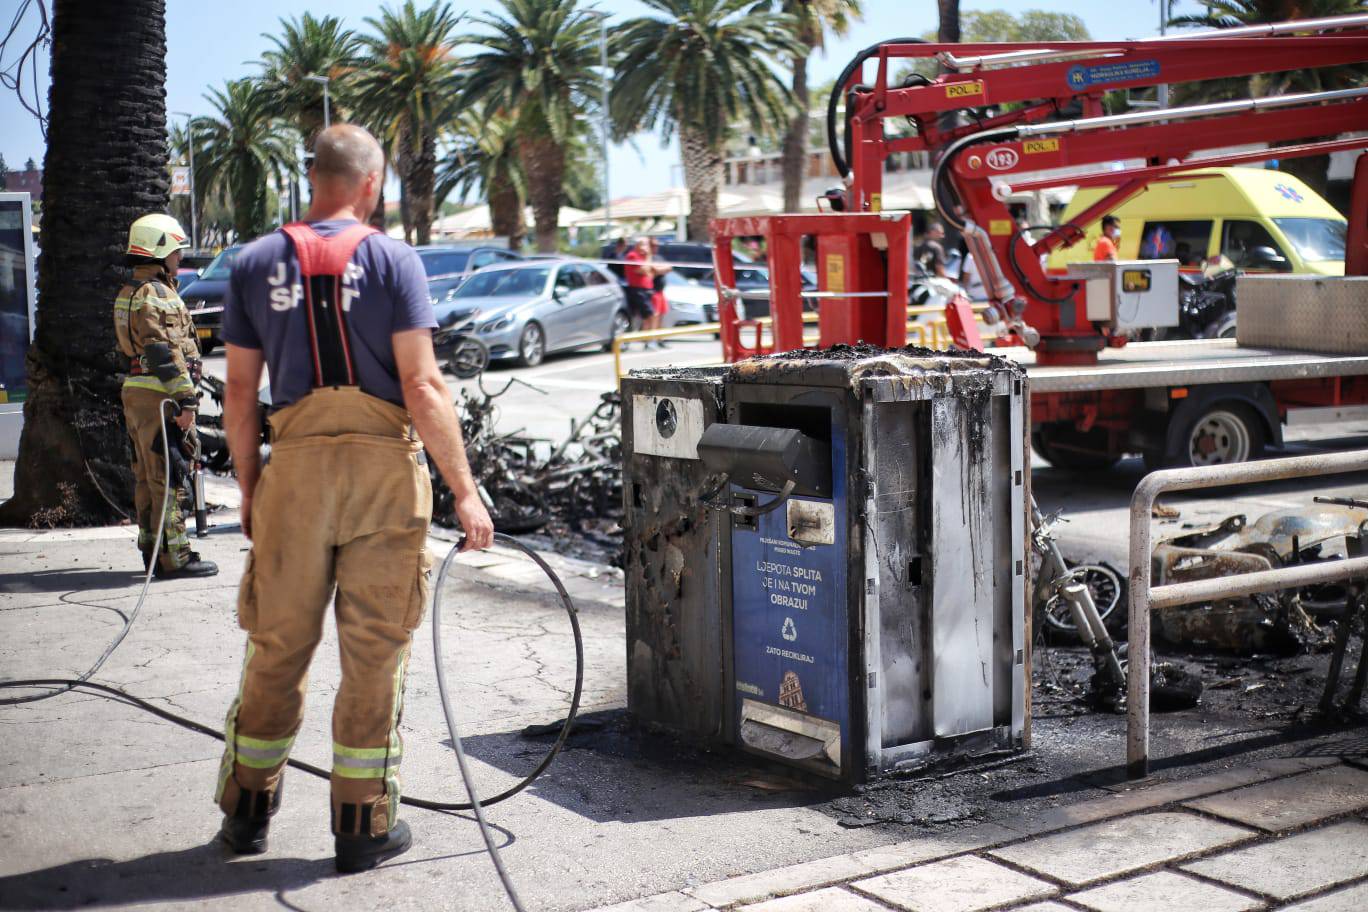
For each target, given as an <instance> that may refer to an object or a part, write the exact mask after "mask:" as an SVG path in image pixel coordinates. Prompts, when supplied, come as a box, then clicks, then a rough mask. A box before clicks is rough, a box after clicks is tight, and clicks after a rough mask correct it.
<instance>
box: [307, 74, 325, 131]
mask: <svg viewBox="0 0 1368 912" xmlns="http://www.w3.org/2000/svg"><path fill="white" fill-rule="evenodd" d="M304 78H305V79H307V80H308V81H309V82H319V83H322V84H323V129H325V130H326V129H328V127H331V126H332V113H331V110H330V108H329V105H328V82H329V77H327V76H315V75H313V74H312V73H311V74H309V75H308V76H305V77H304Z"/></svg>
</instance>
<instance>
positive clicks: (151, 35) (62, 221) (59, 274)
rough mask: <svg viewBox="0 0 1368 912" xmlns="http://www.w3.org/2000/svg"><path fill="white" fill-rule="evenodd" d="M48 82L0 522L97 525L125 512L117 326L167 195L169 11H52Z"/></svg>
mask: <svg viewBox="0 0 1368 912" xmlns="http://www.w3.org/2000/svg"><path fill="white" fill-rule="evenodd" d="M51 74H52V87H51V90H50V94H49V96H48V97H49V99H50V105H51V116H50V120H49V123H48V146H47V154H46V155H45V157H44V159H43V215H42V225H41V227H42V233H43V256H42V258H41V259H40V260H39V261H38V267H39V269H38V327H37V334H36V335H35V337H34V339H33V344H32V346H30V348H29V352H28V385H29V390H28V399H27V401H25V403H24V431H23V435H22V437H21V438H20V441H19V461H18V464H17V465H16V467H15V473H14V492H15V493H14V497H13V498H12V499H11V500H10V501H9V502H7V503H6V504H4V506H3V507H0V522H2V523H5V524H9V525H23V526H39V525H41V526H55V525H61V526H75V525H95V524H103V523H108V522H112V521H114V520H116V519H118V518H119V517H120V516H121V515H126V514H127V513H130V512H131V505H132V500H133V475H132V472H130V471H129V446H128V432H127V430H126V429H125V427H124V421H123V409H122V406H121V404H120V399H119V396H120V389H121V387H122V385H123V374H124V371H125V370H126V367H127V365H126V363H125V361H124V359H123V357H122V356H120V355H118V354H117V349H116V347H115V342H114V322H113V319H112V314H113V306H114V295H115V294H116V293H117V292H118V290H119V286H120V285H121V284H122V283H123V281H124V279H125V277H126V275H127V273H126V272H125V270H123V269H122V268H121V264H122V262H123V252H124V245H125V243H126V242H127V238H128V226H129V225H130V224H131V223H132V222H133V220H134V219H136V218H137V217H138V216H140V215H144V214H146V213H148V212H164V211H166V206H167V191H168V190H169V189H170V188H169V186H168V183H169V182H168V178H167V171H166V163H167V149H166V142H165V136H166V96H165V88H164V86H165V83H166V6H165V4H164V3H163V2H162V0H142V2H139V3H108V2H106V0H56V2H55V3H54V5H53V20H52V64H51Z"/></svg>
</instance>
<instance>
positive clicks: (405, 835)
mask: <svg viewBox="0 0 1368 912" xmlns="http://www.w3.org/2000/svg"><path fill="white" fill-rule="evenodd" d="M349 807H351V808H354V807H356V805H348V804H344V805H342V808H343V812H344V814H345V812H346V809H347V808H349ZM366 810H370V808H369V807H367V808H366ZM367 829H369V827H367ZM411 845H413V834H412V833H410V832H409V828H408V824H407V823H405V822H404V821H402V820H399V821H396V822H395V824H394V828H393V829H391V830H390V831H389V832H387V833H386V834H385V835H383V836H368V835H345V836H344V835H342V834H340V833H339V834H337V835H336V836H334V837H333V850H334V851H335V852H336V853H337V873H339V874H355V873H357V872H358V871H369V870H370V869H371V868H373V867H375V866H376V865H378V864H380V862H382V861H388V860H389V859H391V858H393V857H394V856H396V855H402V854H403V853H405V852H407V851H408V850H409V846H411Z"/></svg>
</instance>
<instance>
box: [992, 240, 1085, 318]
mask: <svg viewBox="0 0 1368 912" xmlns="http://www.w3.org/2000/svg"><path fill="white" fill-rule="evenodd" d="M1060 227H1061V228H1072V229H1074V230H1075V231H1076V232H1078V233H1079V235H1080V236H1081V235H1082V231H1081V230H1080V229H1079V227H1078V226H1077V225H1075V224H1074V223H1073V222H1066V223H1065V224H1063V225H1061V226H1060ZM1054 230H1055V227H1054V226H1053V225H1024V226H1021V227H1019V228H1017V230H1016V231H1014V232H1012V237H1011V239H1010V240H1008V241H1007V265H1008V266H1010V267H1012V274H1013V275H1014V276H1016V278H1017V281H1018V282H1020V283H1021V287H1022V288H1024V289H1026V290H1027V291H1029V292H1030V293H1031V294H1033V295H1035V296H1036V297H1037V298H1039V299H1040V300H1042V301H1044V302H1045V303H1047V304H1063V303H1064V302H1065V301H1068V300H1069V299H1070V298H1072V297H1073V296H1074V295H1075V294H1076V293H1077V292H1078V285H1077V284H1073V285H1071V286H1069V291H1067V292H1065V293H1064V294H1062V295H1051V294H1047V293H1045V292H1043V291H1041V290H1040V289H1039V288H1036V287H1035V286H1034V285H1032V284H1031V280H1030V279H1028V278H1027V277H1026V272H1025V270H1023V269H1022V268H1021V263H1020V262H1019V261H1018V260H1017V241H1018V240H1020V239H1021V238H1022V236H1023V235H1024V234H1025V233H1026V232H1027V231H1054Z"/></svg>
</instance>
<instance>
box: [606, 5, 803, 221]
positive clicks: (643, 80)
mask: <svg viewBox="0 0 1368 912" xmlns="http://www.w3.org/2000/svg"><path fill="white" fill-rule="evenodd" d="M643 2H644V3H645V4H646V5H647V6H648V7H650V8H651V9H652V11H653V13H654V15H648V16H639V17H637V18H634V19H630V20H628V21H627V22H625V23H623V24H622V25H621V26H619V27H618V28H617V29H615V30H614V33H613V39H612V48H613V50H614V57H615V59H616V60H617V61H618V64H617V77H616V79H615V80H614V82H613V89H612V94H611V96H610V100H609V110H610V113H611V115H612V120H613V125H614V129H615V130H616V131H617V133H618V135H619V136H627V135H630V134H632V133H635V132H637V131H640V130H649V129H659V130H660V131H661V134H662V135H663V137H664V138H665V139H667V140H668V139H669V137H670V136H672V135H673V134H675V133H678V134H679V139H680V151H681V155H682V157H683V160H684V179H685V183H686V184H687V185H688V189H689V198H690V209H691V211H690V214H689V233H690V235H691V236H693V237H701V238H706V237H707V236H708V232H709V227H708V223H709V221H711V219H712V218H713V216H714V215H715V214H716V212H717V194H718V189H719V187H720V185H721V180H722V160H723V159H722V157H723V150H724V148H725V145H726V142H727V139H728V137H729V136H730V135H731V131H732V129H733V127H734V125H735V124H738V123H744V124H748V125H749V126H750V127H751V128H752V129H754V130H755V131H756V132H757V133H767V134H771V135H773V134H774V132H775V131H776V130H777V129H779V128H780V127H782V126H783V125H786V124H788V122H789V114H790V112H791V111H792V106H791V105H792V96H791V94H790V92H789V90H788V87H787V86H786V85H785V84H784V82H783V80H782V79H781V78H780V77H779V75H778V73H777V72H776V71H775V68H776V66H778V65H780V64H781V63H782V61H784V60H785V59H786V58H789V57H792V56H793V55H794V54H797V53H801V51H802V48H803V44H802V42H800V41H799V40H798V37H797V30H796V22H795V20H794V18H793V17H792V16H790V15H788V14H787V13H782V12H774V11H772V10H768V9H764V8H763V7H757V6H755V4H754V3H753V0H643Z"/></svg>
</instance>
